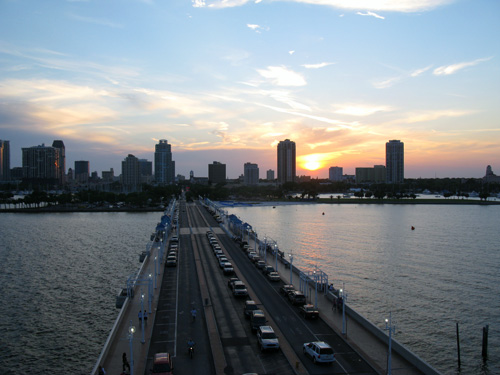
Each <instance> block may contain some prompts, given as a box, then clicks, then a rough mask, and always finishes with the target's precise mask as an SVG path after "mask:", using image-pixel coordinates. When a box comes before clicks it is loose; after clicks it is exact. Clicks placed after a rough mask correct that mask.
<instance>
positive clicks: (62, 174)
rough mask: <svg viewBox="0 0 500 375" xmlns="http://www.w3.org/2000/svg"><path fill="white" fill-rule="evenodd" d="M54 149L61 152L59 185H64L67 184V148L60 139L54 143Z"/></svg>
mask: <svg viewBox="0 0 500 375" xmlns="http://www.w3.org/2000/svg"><path fill="white" fill-rule="evenodd" d="M52 147H54V148H57V149H58V150H59V183H60V184H61V185H64V184H65V183H66V147H64V142H63V141H61V140H60V139H56V140H55V141H54V142H52Z"/></svg>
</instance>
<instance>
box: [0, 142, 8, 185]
mask: <svg viewBox="0 0 500 375" xmlns="http://www.w3.org/2000/svg"><path fill="white" fill-rule="evenodd" d="M0 181H10V141H3V140H1V139H0Z"/></svg>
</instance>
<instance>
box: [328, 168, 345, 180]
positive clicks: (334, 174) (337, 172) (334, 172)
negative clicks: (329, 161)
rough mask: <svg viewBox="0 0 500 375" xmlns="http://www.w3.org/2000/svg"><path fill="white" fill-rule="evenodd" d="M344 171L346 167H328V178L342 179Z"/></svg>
mask: <svg viewBox="0 0 500 375" xmlns="http://www.w3.org/2000/svg"><path fill="white" fill-rule="evenodd" d="M343 173H344V168H342V167H330V168H329V169H328V179H329V180H330V181H334V182H337V181H342V174H343Z"/></svg>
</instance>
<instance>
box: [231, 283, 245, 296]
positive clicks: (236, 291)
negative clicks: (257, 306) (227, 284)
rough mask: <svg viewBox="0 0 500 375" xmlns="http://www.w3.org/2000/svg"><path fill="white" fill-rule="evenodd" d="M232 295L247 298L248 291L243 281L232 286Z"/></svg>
mask: <svg viewBox="0 0 500 375" xmlns="http://www.w3.org/2000/svg"><path fill="white" fill-rule="evenodd" d="M232 288H233V295H234V296H235V297H246V296H248V290H247V287H246V285H245V284H244V283H243V281H235V282H234V283H233V284H232Z"/></svg>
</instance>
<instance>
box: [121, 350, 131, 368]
mask: <svg viewBox="0 0 500 375" xmlns="http://www.w3.org/2000/svg"><path fill="white" fill-rule="evenodd" d="M122 363H123V364H122V370H123V372H125V369H126V368H127V369H128V372H130V363H128V359H127V353H123V355H122Z"/></svg>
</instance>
